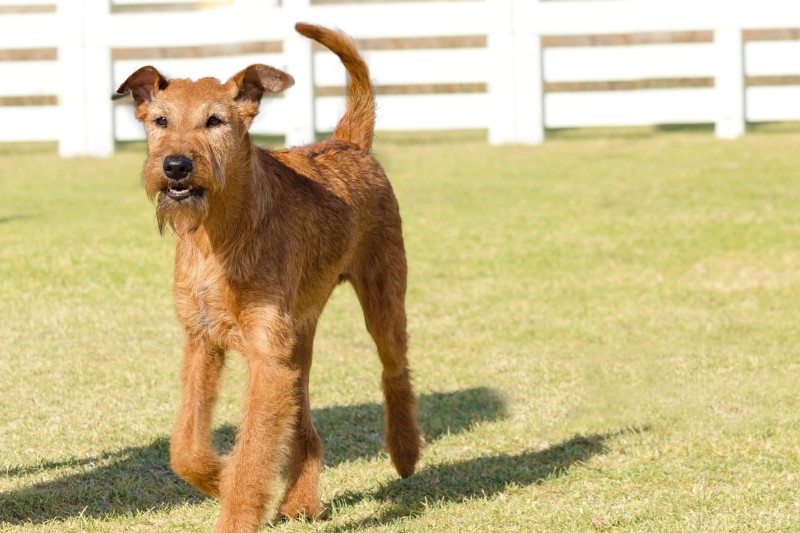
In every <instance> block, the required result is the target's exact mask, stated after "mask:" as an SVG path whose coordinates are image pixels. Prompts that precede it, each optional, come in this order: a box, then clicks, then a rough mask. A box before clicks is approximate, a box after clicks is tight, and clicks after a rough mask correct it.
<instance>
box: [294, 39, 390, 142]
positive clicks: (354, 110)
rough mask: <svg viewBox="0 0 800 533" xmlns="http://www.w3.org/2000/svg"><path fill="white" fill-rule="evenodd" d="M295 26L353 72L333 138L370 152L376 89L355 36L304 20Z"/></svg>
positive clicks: (348, 70)
mask: <svg viewBox="0 0 800 533" xmlns="http://www.w3.org/2000/svg"><path fill="white" fill-rule="evenodd" d="M295 29H296V30H297V31H298V33H300V34H301V35H305V36H306V37H308V38H309V39H313V40H315V41H317V42H318V43H320V44H321V45H323V46H325V47H326V48H328V49H329V50H330V51H331V52H333V53H334V54H336V55H337V56H339V59H341V60H342V63H343V64H344V68H345V69H347V73H348V74H349V75H350V83H349V85H348V88H347V108H346V109H345V112H344V115H343V116H342V118H341V119H340V120H339V123H338V124H337V125H336V129H335V130H333V138H334V139H339V140H342V141H347V142H351V143H353V144H355V145H356V146H358V147H359V148H361V149H362V150H364V151H366V152H368V151H369V150H370V148H371V147H372V137H373V133H374V131H375V90H374V89H373V87H372V82H371V81H370V79H369V69H368V68H367V64H366V63H364V60H363V59H362V58H361V55H360V54H359V53H358V50H356V46H355V44H354V43H353V41H352V39H350V38H349V37H348V36H347V35H345V34H344V33H341V32H338V31H334V30H330V29H328V28H323V27H322V26H314V25H311V24H304V23H298V24H296V25H295Z"/></svg>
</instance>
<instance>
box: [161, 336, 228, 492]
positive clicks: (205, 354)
mask: <svg viewBox="0 0 800 533" xmlns="http://www.w3.org/2000/svg"><path fill="white" fill-rule="evenodd" d="M224 366H225V352H224V351H223V350H221V349H216V348H215V349H207V348H206V347H205V346H204V344H203V343H202V342H201V341H195V340H191V339H189V340H187V341H186V346H185V348H184V358H183V367H182V368H181V388H182V400H181V407H180V413H179V415H178V420H177V422H176V423H175V428H174V430H173V433H172V438H171V439H170V464H171V466H172V469H173V470H174V471H175V473H176V474H178V475H179V476H180V477H182V478H183V479H185V480H186V481H188V482H189V483H191V484H192V485H194V486H195V487H196V488H197V489H199V490H200V491H202V492H204V493H206V494H208V495H209V496H215V497H217V496H219V474H220V469H221V466H222V465H221V460H220V458H219V456H218V455H217V454H216V452H215V451H214V448H213V444H212V439H211V415H212V412H213V410H214V404H215V403H216V401H217V392H218V389H219V382H220V375H221V373H222V369H223V367H224Z"/></svg>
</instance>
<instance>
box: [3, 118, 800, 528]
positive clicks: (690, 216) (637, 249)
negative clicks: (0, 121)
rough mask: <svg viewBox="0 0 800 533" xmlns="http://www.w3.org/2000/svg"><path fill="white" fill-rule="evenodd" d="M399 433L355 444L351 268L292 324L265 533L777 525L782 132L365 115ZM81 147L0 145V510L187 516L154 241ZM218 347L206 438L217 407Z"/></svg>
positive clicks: (363, 403)
mask: <svg viewBox="0 0 800 533" xmlns="http://www.w3.org/2000/svg"><path fill="white" fill-rule="evenodd" d="M376 153H377V155H378V157H379V159H380V160H381V161H382V162H383V163H384V165H385V167H386V169H387V171H388V174H389V176H390V177H391V178H392V180H393V183H394V185H395V189H396V191H397V194H398V196H399V198H400V204H401V209H402V212H403V216H404V221H405V233H406V240H407V249H408V254H409V263H410V271H411V277H410V280H409V283H410V286H409V293H408V311H409V328H410V336H411V352H410V357H411V361H412V365H413V368H414V370H415V384H416V387H417V391H418V393H419V395H420V419H421V423H422V426H423V427H424V429H425V432H426V434H427V448H426V451H425V455H424V457H423V460H422V463H421V465H420V468H419V471H418V474H417V475H416V476H414V477H412V478H410V479H408V480H400V479H399V478H398V477H397V475H396V474H395V473H394V471H393V469H392V467H391V465H390V463H389V460H388V458H387V456H386V454H385V452H384V451H383V449H382V445H381V434H382V427H381V424H382V411H381V405H380V389H379V363H378V361H377V356H376V355H375V353H374V347H373V345H372V343H371V340H370V339H369V337H368V335H367V333H366V331H365V330H364V327H363V321H362V318H361V313H360V310H359V309H358V304H357V301H356V298H355V296H354V294H353V292H352V290H351V289H350V288H349V287H346V286H343V287H341V288H339V289H337V290H336V292H335V293H334V295H333V298H332V300H331V302H330V303H329V305H328V307H327V309H326V311H325V314H324V315H323V318H322V321H321V324H320V327H319V329H318V332H317V343H316V361H315V366H314V371H313V374H312V384H311V390H312V405H313V406H314V417H315V420H316V423H317V426H318V429H319V430H320V433H321V435H322V437H323V440H324V441H325V445H326V462H327V464H326V467H325V469H324V471H323V474H322V494H323V499H324V502H325V504H326V506H327V507H328V509H329V515H330V517H329V518H328V519H327V520H325V521H319V522H316V523H312V522H302V521H293V522H279V523H277V524H274V528H275V530H276V531H279V532H293V531H323V532H333V531H367V530H369V531H437V532H438V531H452V532H463V531H481V532H482V531H520V532H528V531H546V532H552V531H564V532H573V531H636V532H638V531H676V532H677V531H681V532H683V531H798V530H800V385H798V384H800V129H798V127H797V126H788V127H787V126H782V127H777V126H772V127H760V128H757V129H756V130H755V131H754V132H751V133H750V134H748V136H747V137H745V138H743V139H741V140H737V141H729V142H724V141H719V140H716V139H714V138H713V136H712V134H711V133H710V132H709V131H708V130H691V129H690V130H682V131H672V132H664V131H652V130H622V131H609V132H581V131H577V132H557V133H555V134H553V135H552V136H551V138H550V139H549V140H548V142H547V143H546V144H545V145H543V146H540V147H536V148H523V147H503V148H490V147H487V146H486V145H485V143H484V142H483V140H482V136H481V135H480V134H473V133H458V134H448V135H445V136H437V135H432V134H430V135H428V134H426V135H414V136H406V135H383V136H380V137H379V138H378V141H377V143H376ZM143 158H144V155H143V150H142V146H141V145H132V146H127V147H124V148H123V149H122V150H121V151H120V153H119V154H118V155H116V156H115V157H113V158H111V159H108V160H91V159H73V160H60V159H58V158H57V157H56V156H55V155H54V152H53V147H52V146H44V147H41V146H8V145H6V146H0V302H2V303H0V347H1V348H0V350H1V351H2V353H1V354H0V530H3V531H114V532H116V531H136V532H142V531H208V530H210V529H211V526H212V525H213V523H214V519H215V516H216V514H217V511H218V503H217V502H216V501H214V500H209V499H205V498H204V497H202V496H201V495H200V494H198V493H197V492H195V491H194V490H193V489H191V488H190V487H189V486H188V485H186V484H185V483H183V482H182V481H181V480H179V479H178V478H176V477H175V476H174V475H173V474H172V473H171V471H170V470H169V466H168V450H167V440H168V436H169V433H170V430H171V425H172V422H173V418H174V416H175V412H176V407H177V402H178V390H177V382H178V379H177V371H178V365H179V360H180V356H181V344H182V340H181V333H180V330H179V327H178V325H177V322H176V320H175V318H174V316H173V311H172V302H171V293H170V285H171V273H172V264H171V262H172V255H173V241H172V237H169V236H167V237H164V238H160V237H159V236H158V232H157V229H156V223H155V216H154V210H153V207H152V205H151V204H149V203H148V201H147V200H146V198H145V195H144V192H143V190H142V188H141V186H140V184H139V172H140V168H141V163H142V161H143ZM244 379H245V371H244V366H243V365H242V361H241V358H240V357H239V356H238V355H236V354H232V356H231V357H230V358H229V371H228V373H227V379H226V382H225V389H224V394H223V397H222V399H221V400H220V407H219V410H218V414H217V427H218V428H219V429H218V431H217V434H216V438H217V441H218V444H219V446H220V447H222V448H225V447H227V446H230V442H231V439H232V437H233V434H234V429H233V428H234V427H235V425H236V424H237V421H238V417H239V413H240V403H241V391H242V383H243V380H244Z"/></svg>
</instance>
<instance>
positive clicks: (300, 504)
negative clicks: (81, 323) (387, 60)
mask: <svg viewBox="0 0 800 533" xmlns="http://www.w3.org/2000/svg"><path fill="white" fill-rule="evenodd" d="M296 29H297V31H298V32H300V33H301V34H303V35H305V36H306V37H309V38H311V39H314V40H316V41H318V42H320V43H321V44H323V45H324V46H326V47H327V48H329V49H330V50H331V51H332V52H333V53H335V54H336V55H338V56H339V58H340V59H341V60H342V62H343V63H344V66H345V68H346V69H347V71H348V73H349V75H350V80H351V81H350V85H349V88H348V93H347V107H346V111H345V113H344V116H343V117H342V119H341V120H340V122H339V124H338V125H337V126H336V129H335V131H334V133H333V137H332V138H331V139H330V140H327V141H323V142H320V143H316V144H311V145H308V146H302V147H297V148H290V149H287V150H278V151H269V150H266V149H263V148H259V147H256V146H255V145H253V144H252V142H251V140H250V136H249V134H248V128H249V127H250V124H251V122H252V120H253V118H254V117H255V116H256V114H257V113H258V108H259V103H260V101H261V97H262V95H263V94H264V92H270V93H279V92H281V91H283V90H284V89H286V88H288V87H290V86H291V85H292V84H293V83H294V80H293V79H292V77H291V76H290V75H289V74H286V73H285V72H281V71H280V70H278V69H275V68H273V67H269V66H266V65H251V66H249V67H247V68H246V69H244V70H242V71H241V72H239V73H238V74H236V75H235V76H233V77H232V78H231V79H229V80H228V81H227V82H225V83H220V82H219V81H218V80H216V79H214V78H203V79H200V80H198V81H196V82H193V81H190V80H186V79H175V80H167V79H166V78H164V77H163V76H162V75H161V74H160V73H159V72H158V71H157V70H156V69H155V68H153V67H150V66H147V67H142V68H140V69H139V70H137V71H136V72H134V73H133V74H132V75H131V76H130V77H129V78H128V79H127V80H125V82H124V83H123V84H122V85H121V86H120V88H119V89H118V90H117V92H118V93H120V94H123V93H126V92H128V91H130V92H131V93H132V95H133V99H134V104H135V106H136V116H137V118H138V119H139V120H140V121H142V122H143V123H144V126H145V130H146V132H147V160H146V162H145V164H144V170H143V181H144V186H145V190H146V191H147V195H148V196H149V197H150V199H151V200H156V218H157V220H158V225H159V229H160V230H161V231H162V233H163V230H164V227H165V226H166V225H169V226H170V227H171V228H172V229H173V230H174V233H175V234H176V237H177V238H176V240H177V246H176V252H175V284H174V287H173V293H174V297H175V310H176V314H177V316H178V318H179V320H180V322H181V324H182V325H183V328H184V329H185V332H186V346H185V355H184V360H183V367H182V370H181V386H182V401H181V406H180V411H179V415H178V420H177V422H176V424H175V428H174V432H173V434H172V438H171V440H170V463H171V466H172V468H173V469H174V470H175V472H176V473H177V474H178V475H179V476H181V477H182V478H183V479H185V480H186V481H188V482H189V483H191V484H192V485H194V486H195V487H197V488H198V489H200V490H201V491H203V492H204V493H206V494H208V495H210V496H214V497H219V498H220V500H221V514H220V516H219V519H218V521H217V524H216V529H215V531H218V532H223V531H225V532H228V531H229V532H246V531H255V530H257V529H258V527H259V525H260V523H261V521H262V519H263V518H264V515H265V514H266V511H267V509H268V508H270V507H271V506H272V505H274V504H278V503H279V507H278V510H279V512H280V513H281V514H282V515H284V516H289V517H295V516H298V515H306V516H317V515H319V514H320V513H321V511H322V504H321V502H320V498H319V489H318V482H319V475H320V469H321V468H322V454H323V451H322V441H321V440H320V438H319V436H318V434H317V432H316V430H315V429H314V425H313V423H312V420H311V407H310V405H309V399H308V377H309V370H310V367H311V353H312V345H313V341H314V331H315V328H316V325H317V320H318V318H319V316H320V313H321V312H322V309H323V307H324V306H325V303H326V301H327V300H328V297H329V296H330V294H331V292H332V291H333V289H334V287H336V285H337V284H339V283H341V282H342V281H345V280H346V281H349V282H351V283H352V284H353V286H354V287H355V291H356V294H357V295H358V299H359V301H360V303H361V307H362V308H363V311H364V319H365V322H366V326H367V330H368V331H369V333H370V334H371V335H372V338H373V339H374V340H375V344H376V345H377V348H378V354H379V356H380V360H381V363H382V364H383V376H382V388H383V394H384V399H385V442H386V448H387V450H388V452H389V455H390V456H391V459H392V462H393V463H394V465H395V467H396V469H397V472H398V473H399V474H400V475H401V476H402V477H407V476H410V475H411V474H413V473H414V468H415V465H416V463H417V459H418V458H419V455H420V450H421V448H422V434H421V431H420V428H419V426H418V424H417V421H416V415H415V410H416V399H415V396H414V392H413V390H412V387H411V382H410V380H409V367H408V362H407V359H406V315H405V303H404V299H405V292H406V257H405V251H404V246H403V237H402V231H401V221H400V213H399V209H398V205H397V200H396V199H395V195H394V193H393V192H392V187H391V185H390V184H389V181H388V180H387V178H386V175H385V173H384V171H383V169H382V168H381V166H380V164H378V162H377V161H376V160H375V159H374V158H373V157H372V156H371V155H370V153H369V152H370V148H371V145H372V136H373V129H374V123H375V99H374V90H373V87H372V84H371V82H370V79H369V72H368V70H367V67H366V65H365V64H364V61H363V60H362V58H361V57H360V55H359V54H358V51H357V50H356V48H355V46H354V44H353V42H352V41H351V40H350V39H349V38H348V37H346V36H345V35H343V34H341V33H338V32H334V31H331V30H328V29H326V28H321V27H318V26H311V25H308V24H297V26H296ZM226 350H236V351H238V352H240V353H241V354H243V355H244V357H245V359H246V361H247V366H248V370H249V381H248V384H247V396H246V406H245V410H244V416H243V419H242V422H241V426H240V428H239V430H238V433H237V436H236V443H235V445H234V447H233V450H232V451H231V453H230V455H228V456H225V457H220V456H219V455H218V454H217V452H216V451H215V450H214V447H213V444H212V427H211V424H212V422H211V418H212V417H211V414H212V410H213V407H214V403H215V401H216V399H217V391H218V387H219V383H220V374H221V372H222V369H223V366H224V362H225V352H226ZM281 476H285V487H286V491H285V493H284V494H283V495H281V494H280V493H279V490H280V487H281V486H282V483H281V481H280V479H281ZM281 497H282V499H278V498H281Z"/></svg>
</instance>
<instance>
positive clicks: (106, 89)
mask: <svg viewBox="0 0 800 533" xmlns="http://www.w3.org/2000/svg"><path fill="white" fill-rule="evenodd" d="M57 10H58V13H59V16H60V18H61V21H62V26H61V27H62V34H61V39H62V40H61V45H60V46H59V47H58V68H59V76H58V79H60V80H61V84H60V85H59V89H58V91H59V92H58V109H59V115H60V122H59V128H60V131H59V135H58V153H59V155H60V156H62V157H72V156H96V157H106V156H109V155H111V154H112V153H113V152H114V139H113V122H112V108H111V101H110V90H111V51H110V49H109V48H108V47H107V46H103V45H102V43H99V42H97V41H96V40H94V39H93V38H92V36H91V33H92V32H91V25H92V24H98V23H100V24H102V23H103V22H104V17H106V16H108V14H109V13H110V6H109V1H108V0H101V1H97V0H94V1H93V0H58V3H57Z"/></svg>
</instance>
